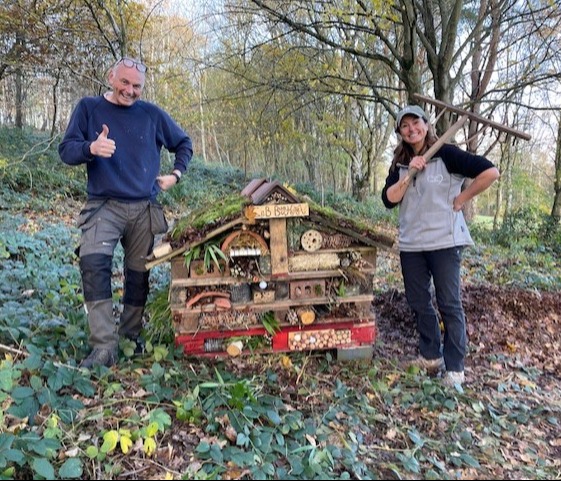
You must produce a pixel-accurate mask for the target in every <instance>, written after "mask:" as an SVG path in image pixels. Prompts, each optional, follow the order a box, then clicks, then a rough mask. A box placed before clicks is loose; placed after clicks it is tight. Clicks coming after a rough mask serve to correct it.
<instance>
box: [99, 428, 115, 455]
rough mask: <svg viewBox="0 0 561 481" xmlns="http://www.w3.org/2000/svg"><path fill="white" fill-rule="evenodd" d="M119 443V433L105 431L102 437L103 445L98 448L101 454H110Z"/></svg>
mask: <svg viewBox="0 0 561 481" xmlns="http://www.w3.org/2000/svg"><path fill="white" fill-rule="evenodd" d="M118 441H119V433H118V432H117V431H115V430H111V431H107V432H106V433H105V434H104V435H103V444H102V446H101V448H100V451H101V452H102V453H110V452H111V451H113V450H114V449H115V448H116V447H117V442H118Z"/></svg>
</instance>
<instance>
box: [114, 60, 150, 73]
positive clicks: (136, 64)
mask: <svg viewBox="0 0 561 481" xmlns="http://www.w3.org/2000/svg"><path fill="white" fill-rule="evenodd" d="M120 63H122V64H123V65H124V66H125V67H127V68H133V67H136V70H138V71H139V72H141V73H144V72H146V70H148V67H147V66H146V65H144V64H143V63H142V62H138V61H137V60H134V59H132V58H129V57H123V58H122V59H121V60H119V61H118V62H117V65H119V64H120Z"/></svg>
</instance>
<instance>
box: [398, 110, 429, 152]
mask: <svg viewBox="0 0 561 481" xmlns="http://www.w3.org/2000/svg"><path fill="white" fill-rule="evenodd" d="M428 131H429V125H428V124H427V123H426V122H425V121H424V119H422V118H420V117H416V116H415V115H406V116H405V117H403V118H402V119H401V123H400V124H399V134H400V135H401V138H402V139H403V141H404V142H407V143H408V144H409V145H411V147H413V150H414V151H415V152H416V153H417V152H419V151H420V150H421V148H422V147H423V145H424V143H425V137H426V136H427V132H428Z"/></svg>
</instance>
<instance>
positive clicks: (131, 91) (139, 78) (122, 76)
mask: <svg viewBox="0 0 561 481" xmlns="http://www.w3.org/2000/svg"><path fill="white" fill-rule="evenodd" d="M145 77H146V76H145V74H144V73H142V72H140V71H138V70H137V69H136V67H134V66H132V67H127V66H126V65H124V64H123V63H122V62H121V63H119V64H117V66H116V67H114V68H113V69H111V71H110V72H109V85H111V88H112V89H113V94H112V100H113V102H114V103H116V104H117V105H122V106H123V107H130V106H131V105H132V104H134V103H135V102H136V101H137V100H138V99H139V98H140V96H141V94H142V89H143V88H144V80H145Z"/></svg>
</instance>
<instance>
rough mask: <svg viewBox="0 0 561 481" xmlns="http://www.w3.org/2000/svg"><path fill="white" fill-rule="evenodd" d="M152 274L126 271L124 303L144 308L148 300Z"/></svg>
mask: <svg viewBox="0 0 561 481" xmlns="http://www.w3.org/2000/svg"><path fill="white" fill-rule="evenodd" d="M149 277H150V272H148V271H147V272H138V271H133V270H132V269H125V294H124V296H123V303H124V304H130V305H131V306H138V307H142V306H144V304H146V299H148V289H149V284H148V280H149Z"/></svg>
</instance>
